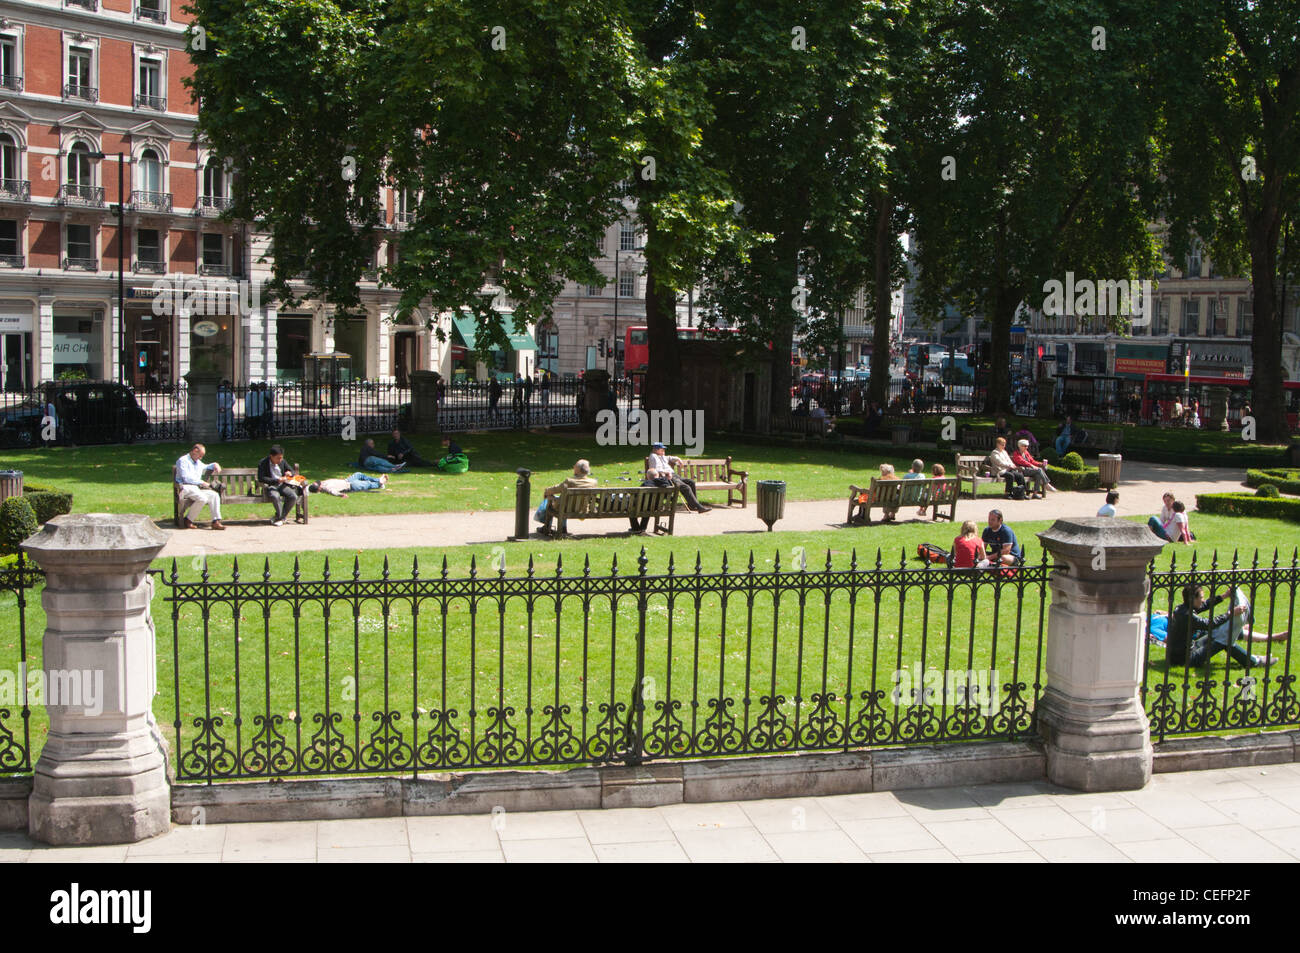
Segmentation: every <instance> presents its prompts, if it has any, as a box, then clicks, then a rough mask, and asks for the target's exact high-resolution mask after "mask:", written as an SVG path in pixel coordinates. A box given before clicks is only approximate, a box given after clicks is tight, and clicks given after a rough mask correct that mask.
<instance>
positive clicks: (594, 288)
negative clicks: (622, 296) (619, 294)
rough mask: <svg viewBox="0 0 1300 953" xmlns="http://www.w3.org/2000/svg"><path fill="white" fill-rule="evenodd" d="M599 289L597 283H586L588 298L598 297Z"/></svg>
mask: <svg viewBox="0 0 1300 953" xmlns="http://www.w3.org/2000/svg"><path fill="white" fill-rule="evenodd" d="M601 291H602V289H601V288H600V286H599V285H587V297H588V298H599V297H600V295H601Z"/></svg>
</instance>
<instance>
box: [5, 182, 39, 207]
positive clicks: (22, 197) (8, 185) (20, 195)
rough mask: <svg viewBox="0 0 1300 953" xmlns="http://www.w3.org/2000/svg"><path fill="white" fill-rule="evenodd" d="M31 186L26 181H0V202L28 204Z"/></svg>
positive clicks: (30, 196) (30, 197) (30, 198)
mask: <svg viewBox="0 0 1300 953" xmlns="http://www.w3.org/2000/svg"><path fill="white" fill-rule="evenodd" d="M31 200H32V184H31V183H30V182H28V181H27V180H26V179H0V201H9V202H30V201H31Z"/></svg>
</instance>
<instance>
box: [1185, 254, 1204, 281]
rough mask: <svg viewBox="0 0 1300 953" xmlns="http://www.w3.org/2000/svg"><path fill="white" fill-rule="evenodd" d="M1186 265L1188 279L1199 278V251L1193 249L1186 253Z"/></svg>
mask: <svg viewBox="0 0 1300 953" xmlns="http://www.w3.org/2000/svg"><path fill="white" fill-rule="evenodd" d="M1186 265H1187V277H1188V278H1199V277H1201V250H1200V249H1199V248H1194V249H1192V251H1190V252H1188V253H1187V262H1186Z"/></svg>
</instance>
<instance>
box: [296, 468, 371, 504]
mask: <svg viewBox="0 0 1300 953" xmlns="http://www.w3.org/2000/svg"><path fill="white" fill-rule="evenodd" d="M387 486H388V474H387V473H381V474H380V475H379V476H377V477H372V476H370V474H368V473H361V472H359V471H358V472H357V473H354V474H352V475H351V476H347V477H343V478H341V479H334V480H317V481H316V482H315V483H313V484H311V485H310V486H308V487H307V492H308V493H328V494H329V495H330V496H337V497H339V498H340V499H347V496H348V494H349V493H365V492H367V491H369V490H382V489H384V488H385V487H387Z"/></svg>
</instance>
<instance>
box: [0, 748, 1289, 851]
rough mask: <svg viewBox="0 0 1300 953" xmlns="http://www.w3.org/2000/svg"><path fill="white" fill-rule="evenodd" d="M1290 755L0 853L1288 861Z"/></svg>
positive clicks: (23, 846) (244, 830)
mask: <svg viewBox="0 0 1300 953" xmlns="http://www.w3.org/2000/svg"><path fill="white" fill-rule="evenodd" d="M1296 860H1300V764H1284V765H1269V766H1265V767H1253V768H1228V769H1224V770H1216V771H1192V772H1186V773H1182V774H1158V775H1156V776H1155V777H1154V778H1152V780H1151V783H1150V784H1149V785H1148V786H1147V787H1146V788H1145V789H1144V790H1141V791H1131V792H1126V793H1122V794H1079V793H1076V792H1071V791H1067V790H1065V789H1063V788H1057V787H1053V786H1052V785H1050V784H1047V783H1034V784H990V785H979V786H972V787H960V788H932V789H926V790H914V791H896V792H885V793H880V794H846V795H839V796H834V797H811V798H796V799H789V800H769V801H738V802H724V803H717V804H673V805H670V806H665V807H658V808H644V809H632V808H628V809H619V810H607V811H553V812H536V813H519V814H498V815H496V816H490V815H470V816H458V817H393V818H378V819H371V820H352V821H294V822H284V823H259V824H224V825H223V824H212V825H208V826H204V827H175V828H173V829H172V831H171V833H169V834H165V835H163V836H162V837H158V838H155V839H153V840H150V841H147V842H144V843H140V844H135V845H132V846H130V847H125V846H124V847H86V848H49V847H43V846H41V845H37V844H34V843H33V842H31V841H30V840H28V839H27V837H26V836H24V835H21V834H0V863H2V862H5V861H10V862H17V863H24V862H25V863H49V862H75V863H85V862H92V861H97V862H106V863H121V862H124V861H125V862H127V863H159V862H161V863H168V862H197V863H204V862H208V863H239V862H245V861H282V862H291V863H304V862H307V863H310V862H316V863H327V862H340V861H342V862H348V861H362V862H375V861H379V862H400V863H410V862H427V863H454V862H481V863H501V862H503V861H509V862H525V861H541V862H562V861H584V862H593V861H600V862H620V861H624V862H626V861H676V862H696V863H700V862H709V861H720V862H740V863H753V862H756V861H763V862H772V861H786V862H825V861H847V862H858V863H864V862H875V863H888V862H898V861H912V862H916V861H927V862H948V863H952V862H957V861H962V862H972V861H974V862H979V861H996V862H1009V863H1020V862H1023V863H1042V862H1044V861H1048V862H1077V861H1107V862H1117V863H1128V862H1131V861H1137V862H1146V861H1163V862H1179V861H1182V862H1216V861H1220V862H1223V861H1234V862H1243V861H1244V862H1252V863H1258V862H1264V861H1268V862H1287V861H1290V862H1294V861H1296Z"/></svg>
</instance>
